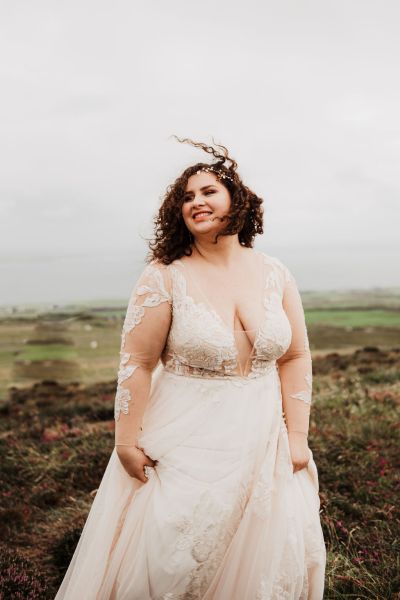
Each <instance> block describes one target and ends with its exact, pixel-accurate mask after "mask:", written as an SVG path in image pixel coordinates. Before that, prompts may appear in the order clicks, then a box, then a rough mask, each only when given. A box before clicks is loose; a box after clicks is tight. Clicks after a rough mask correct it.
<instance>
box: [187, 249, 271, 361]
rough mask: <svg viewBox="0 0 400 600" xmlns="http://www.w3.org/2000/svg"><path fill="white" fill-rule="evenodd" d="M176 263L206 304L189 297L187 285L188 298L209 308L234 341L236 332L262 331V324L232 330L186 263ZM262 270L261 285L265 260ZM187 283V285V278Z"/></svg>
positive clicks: (259, 254) (259, 253) (256, 251)
mask: <svg viewBox="0 0 400 600" xmlns="http://www.w3.org/2000/svg"><path fill="white" fill-rule="evenodd" d="M253 252H254V254H257V255H258V256H261V254H262V253H261V252H259V251H258V250H254V249H253ZM262 258H263V257H262ZM176 262H179V263H180V264H181V265H182V267H183V269H184V270H185V272H186V273H187V274H188V276H189V278H190V280H191V281H192V282H193V284H194V285H195V286H196V289H197V290H198V291H199V293H200V294H201V295H202V297H203V298H204V300H205V302H196V301H195V300H194V298H193V297H192V296H189V295H188V294H187V285H185V287H186V289H185V294H186V296H187V297H188V298H190V299H191V300H192V301H193V302H194V303H195V304H197V305H203V306H206V307H208V309H207V310H208V311H209V312H210V313H212V314H214V315H215V316H216V317H217V319H218V321H219V322H220V323H221V324H222V325H223V326H224V328H225V330H226V331H228V332H229V333H230V335H231V337H232V338H233V339H235V333H236V332H239V333H248V332H250V331H256V332H259V331H260V328H261V325H262V324H260V325H259V326H258V327H256V328H254V329H232V328H231V327H230V326H229V325H228V324H227V323H226V321H225V319H223V318H222V317H221V315H220V314H219V312H218V311H217V310H216V309H215V308H214V306H213V304H212V303H211V302H210V301H209V299H208V297H207V296H206V295H205V294H204V292H203V290H202V289H201V287H200V286H199V285H198V284H197V282H196V281H195V279H194V277H192V276H191V274H190V272H189V270H188V269H187V267H186V265H185V263H184V262H183V261H182V260H181V259H180V258H178V259H177V261H176ZM260 268H261V283H262V284H263V274H264V263H263V260H261V267H260ZM185 283H186V278H185ZM262 293H264V286H263V285H262ZM240 322H242V321H241V320H240ZM253 349H254V344H253Z"/></svg>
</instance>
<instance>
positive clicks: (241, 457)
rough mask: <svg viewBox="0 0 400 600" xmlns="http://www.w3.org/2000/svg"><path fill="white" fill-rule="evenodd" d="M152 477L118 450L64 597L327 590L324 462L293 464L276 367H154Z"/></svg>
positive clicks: (290, 595) (146, 443)
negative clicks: (134, 473)
mask: <svg viewBox="0 0 400 600" xmlns="http://www.w3.org/2000/svg"><path fill="white" fill-rule="evenodd" d="M139 445H140V446H141V447H143V449H144V451H145V453H146V454H147V455H148V456H150V457H151V458H152V459H153V460H157V461H158V463H157V465H156V466H155V467H154V468H151V469H150V472H149V479H148V481H147V482H146V483H142V482H140V481H139V480H136V479H134V478H131V477H130V476H129V475H128V474H127V473H126V472H125V470H124V468H123V467H122V465H121V463H120V461H119V459H118V456H117V454H116V451H115V449H114V451H113V452H112V454H111V457H110V460H109V463H108V465H107V468H106V470H105V473H104V476H103V478H102V481H101V483H100V486H99V488H98V490H97V493H96V497H95V499H94V501H93V504H92V507H91V510H90V513H89V516H88V518H87V520H86V523H85V526H84V529H83V531H82V534H81V537H80V540H79V542H78V545H77V547H76V550H75V553H74V555H73V557H72V560H71V563H70V565H69V567H68V570H67V572H66V574H65V577H64V580H63V582H62V584H61V586H60V588H59V590H58V593H57V595H56V598H55V600H62V599H63V600H83V599H84V600H175V599H176V600H178V599H179V600H192V599H193V600H194V599H201V600H212V599H213V600H267V599H268V600H281V599H285V600H300V599H301V600H305V599H311V600H321V599H322V598H323V590H324V576H325V563H326V550H325V544H324V538H323V533H322V528H321V522H320V515H319V508H320V501H319V495H318V489H319V488H318V473H317V468H316V465H315V462H314V459H313V455H312V451H311V450H310V460H309V463H308V466H307V468H305V469H302V470H300V471H297V472H296V473H293V467H292V463H291V458H290V451H289V442H288V436H287V430H286V426H285V422H284V419H283V413H282V396H281V387H280V379H279V376H278V372H277V370H276V369H275V368H274V369H272V370H271V371H269V372H268V373H267V374H265V375H263V376H260V377H257V378H253V379H251V378H240V377H235V378H221V379H218V378H209V379H206V378H201V377H189V376H185V375H177V374H174V373H171V372H168V371H166V370H165V369H164V368H163V366H162V365H161V364H160V365H159V367H157V369H156V370H155V372H154V373H153V379H152V386H151V393H150V399H149V404H148V406H147V408H146V412H145V415H144V418H143V429H142V432H141V436H140V437H139Z"/></svg>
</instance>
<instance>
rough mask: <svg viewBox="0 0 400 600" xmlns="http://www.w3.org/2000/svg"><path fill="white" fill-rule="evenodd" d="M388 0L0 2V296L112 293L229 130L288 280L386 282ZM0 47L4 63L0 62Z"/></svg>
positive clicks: (391, 262)
mask: <svg viewBox="0 0 400 600" xmlns="http://www.w3.org/2000/svg"><path fill="white" fill-rule="evenodd" d="M399 18H400V4H399V3H398V2H397V1H390V0H388V1H385V2H378V1H371V0H352V1H351V2H349V1H348V0H346V1H344V0H334V1H333V0H325V1H324V2H321V1H320V0H305V1H303V0H293V1H289V0H276V1H274V2H269V1H268V0H263V1H261V0H259V1H258V0H257V1H256V0H246V2H244V0H241V1H237V0H230V1H229V2H228V1H227V0H219V1H218V2H215V1H211V0H202V2H196V3H195V2H189V1H188V0H186V1H183V0H169V1H168V2H162V1H161V0H158V1H154V0H149V1H147V2H137V1H135V0H129V1H123V0H113V1H111V0H110V1H107V2H104V1H103V0H96V1H92V0H79V1H76V0H68V1H63V0H60V1H57V2H54V0H52V1H49V2H44V1H40V0H37V1H35V2H31V1H29V0H26V1H22V0H12V1H10V0H3V2H2V3H1V4H0V23H1V25H0V51H1V54H2V56H3V61H2V64H1V67H0V75H1V81H2V91H1V94H0V108H1V110H0V173H1V175H0V288H1V290H0V304H2V305H4V304H13V303H15V304H18V303H20V304H24V303H34V302H49V303H63V302H74V301H79V300H81V301H83V300H90V299H115V298H116V299H120V298H121V299H122V300H124V299H126V298H127V297H128V296H129V293H130V291H131V289H132V287H133V285H134V283H135V281H136V278H137V276H138V275H139V273H140V271H141V270H142V268H143V266H144V259H145V256H146V253H147V244H146V238H150V237H151V235H152V222H153V218H154V216H155V214H156V213H157V210H158V208H159V206H160V204H161V201H162V197H163V195H164V193H165V191H166V188H167V186H168V185H169V184H170V183H172V182H173V181H174V180H175V179H176V177H178V176H179V174H180V172H181V171H182V170H183V169H184V168H186V167H187V166H189V165H190V164H192V163H195V162H199V161H205V162H207V161H208V160H210V159H209V157H208V156H207V155H206V154H205V153H204V152H202V151H201V150H199V149H196V148H193V147H191V146H189V145H187V144H180V143H179V142H177V141H176V140H175V139H174V138H173V137H171V136H172V135H173V134H176V135H178V136H179V137H189V138H192V139H194V140H196V141H202V142H205V143H208V144H209V143H211V142H212V140H213V139H214V140H215V141H216V142H217V143H221V144H223V145H225V146H227V148H228V150H229V152H230V154H231V155H232V156H233V157H234V158H235V160H236V161H237V162H238V166H239V167H238V171H239V174H240V175H241V177H242V179H243V181H244V182H245V184H246V185H248V186H249V187H250V188H251V189H253V190H254V191H255V192H256V193H257V195H259V196H261V197H262V198H263V199H264V211H265V217H264V234H263V235H262V236H258V237H257V238H256V248H258V249H260V250H263V251H265V252H266V253H268V254H270V255H272V256H276V257H278V258H279V259H280V260H282V261H283V262H284V263H285V264H286V265H287V266H288V267H289V268H290V270H291V271H292V273H293V274H294V275H295V277H296V280H297V283H298V285H299V288H300V289H301V290H331V289H356V288H361V289H368V288H371V287H385V286H399V285H400V270H399V268H398V264H399V247H400V236H399V234H398V230H399V224H400V219H399V216H400V214H399V213H400V169H399V164H400V161H399V158H400V111H399V109H398V107H399V106H400V77H399V72H400V64H399V63H400V36H399V35H398V31H399ZM4 58H5V60H4Z"/></svg>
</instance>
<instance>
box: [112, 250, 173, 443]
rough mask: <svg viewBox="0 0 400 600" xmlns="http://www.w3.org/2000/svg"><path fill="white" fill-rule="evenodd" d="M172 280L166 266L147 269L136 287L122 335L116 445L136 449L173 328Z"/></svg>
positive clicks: (116, 400)
mask: <svg viewBox="0 0 400 600" xmlns="http://www.w3.org/2000/svg"><path fill="white" fill-rule="evenodd" d="M169 287H170V280H169V277H168V271H167V268H166V266H165V265H162V264H160V263H158V262H156V261H153V262H152V263H151V264H149V265H147V266H146V267H145V269H144V270H143V272H142V274H141V275H140V277H139V279H138V280H137V283H136V285H135V286H134V288H133V290H132V293H131V296H130V299H129V303H128V308H127V311H126V316H125V320H124V324H123V327H122V334H121V348H120V365H119V371H118V384H117V391H116V395H115V411H114V417H115V445H124V446H136V445H137V438H138V434H139V431H140V428H141V424H142V419H143V415H144V411H145V409H146V406H147V402H148V398H149V394H150V388H151V376H152V371H153V370H154V368H155V367H156V366H157V363H158V361H159V359H160V356H161V354H162V351H163V349H164V346H165V342H166V340H167V337H168V332H169V328H170V324H171V318H172V316H171V306H172V300H171V294H170V291H169Z"/></svg>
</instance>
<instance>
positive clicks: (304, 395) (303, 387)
mask: <svg viewBox="0 0 400 600" xmlns="http://www.w3.org/2000/svg"><path fill="white" fill-rule="evenodd" d="M282 266H283V270H284V291H283V300H282V303H283V308H284V310H285V312H286V315H287V317H288V320H289V323H290V326H291V329H292V339H291V343H290V346H289V348H288V349H287V351H286V352H285V354H283V355H282V356H281V357H280V358H279V359H278V360H277V363H278V368H279V375H280V380H281V390H282V405H283V412H284V416H285V421H286V425H287V429H288V432H289V433H290V432H293V431H297V432H301V433H304V434H305V435H307V436H308V430H309V420H310V411H311V401H312V359H311V351H310V346H309V341H308V334H307V326H306V322H305V315H304V309H303V304H302V300H301V296H300V292H299V290H298V287H297V284H296V280H295V278H294V276H293V275H292V273H291V272H290V270H289V269H288V268H287V267H286V266H285V265H282Z"/></svg>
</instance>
